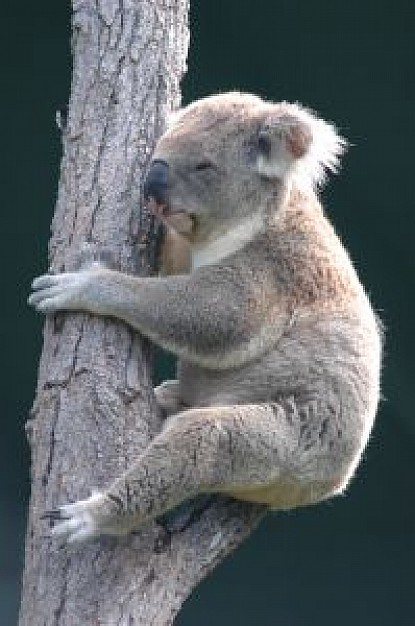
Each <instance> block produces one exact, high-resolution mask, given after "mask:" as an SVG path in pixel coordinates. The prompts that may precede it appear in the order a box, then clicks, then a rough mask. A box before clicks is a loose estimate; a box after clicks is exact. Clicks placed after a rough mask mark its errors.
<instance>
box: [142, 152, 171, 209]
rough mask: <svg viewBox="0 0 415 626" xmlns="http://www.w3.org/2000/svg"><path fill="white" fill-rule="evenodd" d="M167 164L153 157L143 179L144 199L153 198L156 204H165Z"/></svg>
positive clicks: (167, 176) (167, 179) (167, 182)
mask: <svg viewBox="0 0 415 626" xmlns="http://www.w3.org/2000/svg"><path fill="white" fill-rule="evenodd" d="M168 184H169V165H168V163H166V161H163V160H162V159H155V160H154V161H153V162H152V163H151V165H150V169H149V171H148V174H147V178H146V180H145V181H144V198H145V200H150V199H153V200H154V201H155V202H156V203H157V204H167V189H168Z"/></svg>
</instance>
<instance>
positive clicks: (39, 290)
mask: <svg viewBox="0 0 415 626" xmlns="http://www.w3.org/2000/svg"><path fill="white" fill-rule="evenodd" d="M86 282H87V276H86V275H85V272H65V273H63V274H45V275H44V276H39V277H38V278H35V279H34V281H33V283H32V289H33V293H32V294H31V295H30V296H29V299H28V303H29V304H31V305H32V306H34V307H35V308H36V309H37V310H38V311H41V312H42V313H54V312H55V311H59V310H63V309H65V310H68V309H79V308H81V307H82V304H83V303H82V293H83V292H84V291H85V288H86Z"/></svg>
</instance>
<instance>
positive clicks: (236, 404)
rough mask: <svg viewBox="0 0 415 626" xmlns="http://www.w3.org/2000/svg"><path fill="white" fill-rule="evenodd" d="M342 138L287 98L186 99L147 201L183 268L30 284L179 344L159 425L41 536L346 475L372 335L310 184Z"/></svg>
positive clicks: (363, 434) (366, 413)
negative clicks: (213, 497)
mask: <svg viewBox="0 0 415 626" xmlns="http://www.w3.org/2000/svg"><path fill="white" fill-rule="evenodd" d="M259 137H261V141H259V139H258V138H259ZM264 137H265V139H264ZM344 143H345V142H344V140H342V139H341V138H339V137H338V135H337V134H336V132H335V130H334V128H333V127H332V126H331V125H329V124H326V123H325V122H323V121H322V120H320V119H318V118H317V117H316V116H314V115H313V114H312V113H310V112H309V111H307V110H305V109H303V108H301V107H299V106H298V105H290V104H288V103H279V104H272V103H266V102H264V101H262V100H261V99H259V98H257V97H256V96H251V95H247V94H239V93H230V94H224V95H221V96H212V97H209V98H206V99H203V100H200V101H198V102H196V103H193V104H192V105H190V106H189V107H186V108H184V109H183V110H181V111H180V112H179V113H178V114H176V115H175V117H174V118H173V120H172V123H171V126H170V127H169V129H168V131H167V132H166V133H165V135H164V136H163V137H162V138H161V139H160V141H159V142H158V144H157V147H156V151H155V158H157V159H162V160H163V161H165V162H166V163H167V164H168V165H169V185H168V195H167V197H166V199H165V202H164V203H163V204H161V203H160V202H159V204H158V205H157V206H155V205H154V210H155V212H156V213H157V214H158V215H159V216H160V217H161V218H162V219H163V221H164V222H165V224H166V225H167V227H168V228H169V229H176V230H177V231H179V233H180V236H182V237H183V238H184V240H185V242H186V246H188V245H189V244H190V246H191V249H192V252H193V260H194V269H193V271H191V273H190V274H180V275H175V276H168V277H164V278H162V277H160V278H144V279H142V278H137V277H135V276H128V275H124V274H120V273H118V272H116V271H113V270H109V269H106V268H104V267H101V266H100V265H97V264H96V265H93V266H91V267H90V268H89V269H85V270H81V271H80V272H72V273H65V274H60V275H55V276H53V275H46V276H43V277H40V278H38V279H36V280H35V281H34V283H33V289H34V291H33V294H32V296H31V298H30V302H31V303H32V304H33V305H35V306H36V307H37V308H38V309H39V310H41V311H43V312H45V313H50V312H54V311H57V310H60V309H66V310H77V309H81V310H87V311H90V312H91V313H95V314H98V315H108V316H114V317H117V318H120V319H122V320H124V321H125V322H127V323H128V324H130V325H131V326H133V327H134V328H135V329H137V330H138V331H140V332H141V333H143V334H145V335H146V336H148V337H150V338H151V339H152V340H153V341H155V342H156V343H158V344H159V345H161V346H163V347H165V348H167V349H168V350H170V351H172V352H173V353H174V354H176V355H177V356H178V357H179V358H180V362H179V366H178V380H177V381H170V383H169V384H164V385H162V386H160V387H159V388H158V389H156V390H155V391H156V396H157V398H158V400H159V403H160V405H161V406H162V407H163V408H164V410H165V413H166V415H169V417H168V419H167V421H166V426H165V428H164V430H163V431H162V432H161V433H160V434H159V435H158V436H157V437H156V438H155V439H154V440H153V442H152V443H151V445H150V446H149V448H148V449H147V451H146V452H145V453H144V455H143V456H142V457H141V458H140V459H137V462H136V464H135V465H134V466H133V467H131V468H130V470H129V471H127V473H126V474H124V475H123V476H121V477H120V478H119V479H117V480H116V481H115V482H114V483H113V484H112V485H110V486H109V488H108V490H107V491H105V492H104V493H102V494H94V495H93V496H91V498H88V499H87V500H83V501H79V502H77V503H75V504H72V505H66V506H63V507H60V509H58V511H53V512H52V513H51V515H52V514H53V517H54V519H55V520H56V517H57V516H58V517H59V516H60V518H61V520H60V521H58V523H57V524H56V525H55V528H54V533H55V534H56V535H58V536H62V537H64V538H66V539H67V540H68V541H77V540H83V539H86V538H88V537H94V536H96V535H99V534H101V533H112V534H123V533H125V532H128V531H129V530H131V529H132V528H133V527H134V526H136V525H138V524H140V523H143V522H145V521H146V520H148V519H150V518H153V517H155V516H158V515H160V514H161V513H163V512H164V511H166V510H168V509H169V508H171V507H172V506H174V505H176V504H178V503H179V502H181V501H182V500H183V499H185V498H188V497H190V496H193V495H196V494H198V493H202V492H203V493H209V492H221V493H226V494H230V495H232V496H234V497H237V498H240V499H244V500H250V501H256V502H262V503H265V504H268V505H269V506H271V507H274V508H290V507H295V506H300V505H304V504H311V503H314V502H318V501H320V500H323V499H325V498H328V497H330V496H332V495H335V494H337V493H340V492H341V491H342V490H343V489H344V488H345V487H346V485H347V483H348V481H349V479H350V478H351V476H352V475H353V472H354V471H355V468H356V466H357V464H358V462H359V459H360V457H361V454H362V451H363V449H364V447H365V445H366V442H367V440H368V437H369V433H370V430H371V427H372V424H373V420H374V417H375V413H376V409H377V404H378V399H379V386H380V360H381V336H380V331H379V328H378V324H377V321H376V316H375V315H374V313H373V310H372V307H371V305H370V302H369V300H368V297H367V295H366V294H365V291H364V289H363V287H362V286H361V284H360V282H359V279H358V277H357V275H356V272H355V270H354V268H353V266H352V264H351V262H350V260H349V257H348V255H347V253H346V251H345V249H344V248H343V246H342V244H341V242H340V240H339V239H338V237H337V236H336V234H335V232H334V230H333V228H332V227H331V225H330V224H329V223H328V221H327V219H326V217H325V216H324V214H323V211H322V208H321V206H320V204H319V201H318V199H317V196H316V193H315V188H316V186H317V185H318V184H319V183H321V182H322V179H323V176H324V171H325V170H327V169H328V170H334V169H335V168H336V166H337V161H338V156H339V155H340V153H341V151H342V149H343V146H344ZM150 203H151V199H150ZM241 225H242V226H241ZM244 233H245V234H244ZM170 239H171V238H170ZM173 239H174V242H175V245H176V244H177V243H178V249H179V250H180V237H176V238H174V237H173ZM217 242H219V245H217ZM168 256H169V255H166V258H167V257H168ZM173 256H174V255H173ZM196 258H198V259H199V261H200V259H203V262H202V263H201V264H200V263H199V262H196ZM178 265H180V267H183V264H182V263H181V264H178ZM166 273H168V272H166Z"/></svg>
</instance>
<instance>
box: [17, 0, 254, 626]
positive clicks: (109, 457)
mask: <svg viewBox="0 0 415 626" xmlns="http://www.w3.org/2000/svg"><path fill="white" fill-rule="evenodd" d="M188 3H189V0H118V1H117V0H98V1H95V0H94V1H93V0H79V1H77V0H73V40H72V47H73V79H72V89H71V98H70V104H69V111H68V119H67V120H66V121H65V122H64V124H63V127H62V139H63V158H62V166H61V176H60V184H59V191H58V199H57V205H56V212H55V217H54V220H53V225H52V238H51V242H50V251H49V252H50V269H51V271H59V270H63V269H66V270H70V269H73V268H76V267H77V266H78V265H79V264H80V262H82V258H84V257H85V255H87V256H89V257H91V256H94V255H97V256H99V257H102V258H104V259H106V260H107V261H108V260H109V261H110V262H111V264H112V266H114V267H116V268H117V269H120V270H122V271H126V272H133V273H140V274H142V275H145V274H147V273H149V272H150V271H151V266H152V263H153V257H154V235H153V233H152V231H151V220H150V219H149V217H148V215H146V213H145V211H144V210H143V209H142V206H141V204H140V187H141V181H142V174H143V172H144V171H145V169H146V165H147V163H148V160H149V158H150V155H151V151H152V147H153V144H154V140H155V138H157V136H158V135H159V134H160V132H161V131H162V129H163V126H164V121H165V117H166V114H167V112H168V111H169V110H170V109H171V108H172V107H175V106H177V105H178V103H179V81H180V78H181V76H182V74H183V71H184V68H185V59H186V53H187V44H188V30H187V17H188ZM159 427H160V418H159V416H158V413H157V410H156V407H155V403H154V398H153V396H152V393H151V380H150V374H149V348H148V344H147V342H146V341H144V340H142V339H141V338H140V337H138V336H137V335H135V334H134V333H133V332H132V330H131V329H130V328H128V327H126V326H125V325H123V324H122V323H119V322H116V321H115V320H107V319H98V318H94V317H93V316H89V315H86V314H62V315H61V314H60V315H56V316H54V317H51V318H48V319H47V320H46V323H45V329H44V348H43V354H42V357H41V361H40V368H39V380H38V388H37V396H36V400H35V403H34V407H33V411H32V416H31V419H30V421H29V423H28V435H29V439H30V442H31V448H32V496H31V503H30V512H29V520H28V530H27V542H26V563H25V571H24V578H23V597H22V606H21V614H20V625H21V626H25V625H30V626H37V625H39V626H40V625H42V626H46V625H48V626H49V625H52V624H53V625H54V626H63V625H68V626H69V625H70V626H77V625H82V626H88V625H94V626H96V625H98V624H99V625H100V626H104V625H108V626H110V625H115V624H117V625H128V626H132V625H136V626H137V625H142V626H149V625H151V624H155V625H157V626H163V625H165V624H171V623H172V622H173V619H174V617H175V615H176V614H177V611H178V610H179V608H180V606H181V604H182V603H183V601H184V600H185V599H186V597H187V596H188V595H189V594H190V592H191V590H192V589H193V588H194V587H195V585H196V584H197V583H198V582H199V581H200V580H201V579H202V578H203V577H204V576H205V575H206V574H208V573H209V572H210V571H211V570H212V569H213V567H214V566H215V565H216V564H217V563H218V562H219V561H220V560H221V559H222V558H224V556H225V555H226V554H227V553H228V552H229V551H230V550H232V549H233V548H234V547H235V546H236V545H238V544H239V543H240V542H241V541H242V540H243V538H244V537H245V536H246V535H247V534H249V532H250V531H251V530H252V528H253V527H254V526H255V525H256V523H257V522H258V520H259V519H260V517H261V514H262V509H261V508H260V507H253V506H249V505H243V504H241V503H237V502H230V501H217V502H216V503H214V504H212V505H210V506H209V507H208V508H206V509H205V510H203V511H202V512H201V514H200V515H199V516H196V517H195V519H193V521H192V523H191V524H190V525H189V526H188V527H187V528H186V529H184V530H181V531H176V532H172V533H168V532H166V530H165V529H164V528H163V527H162V526H161V525H159V524H157V523H153V524H151V525H148V526H146V527H145V528H141V529H139V530H138V531H137V533H134V534H133V535H132V536H130V537H127V538H125V539H122V540H120V539H112V538H104V539H102V540H100V541H96V542H93V543H90V544H86V545H84V546H82V547H81V548H80V547H73V548H59V546H57V545H56V543H55V542H54V541H53V540H51V539H50V538H49V536H48V527H47V523H46V522H45V521H44V520H42V519H41V514H42V512H43V511H44V510H47V509H51V508H53V507H54V506H55V505H57V504H59V503H63V502H68V501H73V500H76V499H78V498H82V497H86V496H87V495H89V493H90V490H91V488H93V487H96V488H100V487H103V486H105V485H107V484H108V483H109V482H111V480H112V479H113V478H115V477H116V476H117V475H119V473H120V472H122V471H123V470H125V468H126V467H128V465H129V464H130V463H131V462H132V460H133V459H134V458H135V457H136V456H137V455H138V454H140V452H141V451H142V450H143V449H144V448H145V446H146V445H148V442H149V439H150V438H151V437H152V436H153V435H154V433H155V432H157V430H158V429H159Z"/></svg>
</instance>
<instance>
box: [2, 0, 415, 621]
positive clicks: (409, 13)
mask: <svg viewBox="0 0 415 626" xmlns="http://www.w3.org/2000/svg"><path fill="white" fill-rule="evenodd" d="M191 4H192V14H191V36H192V41H191V48H190V56H189V71H188V74H187V76H186V78H185V80H184V83H183V96H184V101H185V102H188V101H190V100H192V99H195V98H198V97H200V96H202V95H206V94H208V93H212V92H217V91H225V90H229V89H234V88H238V89H241V90H247V91H251V92H255V93H259V94H260V95H263V96H265V97H267V98H269V99H273V100H282V99H287V100H298V101H300V102H302V103H303V104H306V105H308V106H310V107H312V108H314V109H316V110H317V111H319V113H320V114H321V115H322V116H323V117H324V118H326V119H331V120H333V121H335V122H336V123H337V125H338V126H339V128H340V130H341V132H342V133H343V134H344V135H345V136H346V137H347V138H348V139H349V140H350V141H351V143H352V144H353V146H352V148H351V149H350V150H349V152H348V154H347V155H346V157H345V158H344V161H343V168H342V171H341V175H340V176H339V177H337V178H332V179H331V181H330V183H329V185H328V188H327V190H325V192H324V194H323V199H324V204H325V206H326V210H327V213H328V214H329V215H330V217H331V219H332V221H333V222H334V223H335V225H336V227H337V229H338V231H339V232H340V233H341V236H342V239H343V241H344V242H345V244H346V246H347V247H348V248H349V250H350V252H351V255H352V257H353V259H354V262H355V265H356V267H357V268H358V270H359V273H360V275H361V277H362V280H363V282H364V284H365V285H366V286H367V288H368V290H369V292H370V294H371V297H372V300H373V303H374V305H375V307H376V309H377V310H378V311H379V313H380V315H381V317H382V319H383V321H384V322H385V324H386V329H387V335H386V351H385V364H384V377H383V379H384V389H383V392H384V400H383V402H382V406H381V408H380V411H379V416H378V420H377V423H376V427H375V430H374V433H373V436H372V439H371V442H370V445H369V447H368V449H367V452H366V454H365V458H364V461H363V464H362V465H361V467H360V469H359V471H358V474H357V476H356V478H355V480H354V481H353V484H352V485H351V487H350V489H349V492H348V494H347V496H346V497H342V498H338V499H336V500H334V501H332V502H329V503H327V504H323V505H319V506H316V507H314V508H310V509H303V510H300V511H298V512H297V511H294V512H290V513H288V514H278V515H276V514H273V515H269V516H268V517H267V518H266V520H265V521H264V522H263V523H262V525H261V527H260V528H259V530H258V531H257V532H256V533H255V534H254V535H253V536H252V537H251V538H250V540H249V541H247V542H246V544H245V545H244V546H243V547H242V548H240V549H239V550H238V551H237V552H236V553H235V554H234V555H233V556H231V557H230V558H228V559H227V560H226V561H225V562H224V563H223V564H222V565H221V566H220V567H219V568H218V569H217V570H216V572H215V574H214V575H213V576H211V577H210V578H209V579H208V580H207V581H205V582H204V583H203V584H202V585H201V586H200V587H199V588H198V589H197V591H196V592H195V593H194V594H193V596H192V598H191V599H190V600H189V601H188V602H187V603H186V605H185V607H184V609H183V611H182V613H181V615H180V617H179V618H178V620H177V624H178V626H190V625H191V624H198V626H204V625H206V626H207V625H211V624H215V625H216V626H224V625H225V624H226V625H227V626H228V625H229V624H238V626H249V625H251V624H254V623H255V624H261V626H279V625H283V626H314V625H315V624H318V625H319V626H332V625H333V624H336V626H346V625H348V624H350V623H353V624H355V625H357V626H360V625H362V626H363V625H364V626H369V625H370V626H372V625H373V626H396V625H399V626H413V624H415V617H414V615H415V606H414V604H415V596H414V581H415V565H414V560H415V507H414V495H415V490H414V478H415V416H414V411H413V402H414V400H413V398H414V394H415V380H414V371H413V369H414V368H413V361H414V358H413V355H414V352H415V346H414V330H413V319H414V316H413V311H412V306H413V304H412V302H413V296H414V292H413V291H412V290H413V289H414V287H415V273H414V270H415V257H414V243H413V236H414V219H413V210H414V206H413V180H414V173H413V161H414V159H413V150H414V146H413V143H412V141H413V140H414V133H413V130H414V122H413V117H414V111H415V102H414V95H415V84H414V33H415V29H414V26H415V23H414V8H413V4H412V3H410V2H409V0H394V1H387V0H378V1H377V2H376V3H375V2H361V1H359V0H349V2H344V1H342V0H320V1H319V2H311V1H310V0H256V1H255V2H250V1H249V0H221V1H220V2H218V1H216V0H211V1H210V2H207V1H206V0H205V1H203V0H192V2H191ZM2 18H3V19H2V22H1V28H2V30H3V33H2V36H1V38H0V50H1V63H2V81H1V85H2V93H3V96H2V98H1V101H0V102H1V107H2V115H1V118H0V119H1V126H2V150H1V174H2V181H3V182H2V190H3V192H2V198H3V199H2V206H3V209H2V211H1V219H2V227H1V228H2V231H1V232H3V244H2V246H3V247H2V249H1V264H2V268H3V269H2V271H1V277H2V284H3V287H2V293H3V295H4V300H3V303H2V323H1V334H2V337H1V346H2V350H1V356H2V358H3V362H2V372H1V375H2V379H1V380H2V393H1V402H2V407H1V419H2V435H1V437H0V445H1V448H2V449H1V450H0V462H1V471H0V481H1V483H0V624H1V625H2V626H13V625H14V624H16V620H17V610H18V601H19V587H20V576H21V570H22V566H23V542H24V530H25V512H26V506H27V500H28V495H29V454H28V447H27V445H26V440H25V436H24V430H23V426H24V422H25V419H26V417H27V415H28V411H29V409H30V407H31V403H32V400H33V396H34V389H35V383H36V376H37V363H38V359H39V354H40V350H41V341H42V340H41V329H42V320H41V318H40V317H39V316H37V315H35V314H34V313H33V311H31V310H29V309H28V308H27V307H26V304H25V301H26V297H27V292H28V290H29V284H30V281H31V278H32V277H33V276H35V275H37V274H39V273H40V272H43V271H44V270H45V269H46V263H47V241H48V237H49V227H50V222H51V218H52V214H53V209H54V201H55V197H56V190H57V184H58V172H59V160H60V141H59V135H58V131H57V129H56V125H55V112H56V111H57V110H58V109H65V107H66V105H67V101H68V96H69V87H70V65H71V59H70V48H69V39H70V26H69V24H70V9H69V6H68V2H65V3H59V2H56V0H43V2H41V3H37V2H30V1H29V0H21V1H20V2H19V3H14V4H13V3H11V2H8V3H5V4H4V6H3V7H2Z"/></svg>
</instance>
